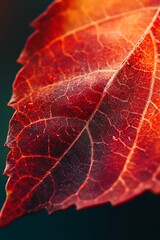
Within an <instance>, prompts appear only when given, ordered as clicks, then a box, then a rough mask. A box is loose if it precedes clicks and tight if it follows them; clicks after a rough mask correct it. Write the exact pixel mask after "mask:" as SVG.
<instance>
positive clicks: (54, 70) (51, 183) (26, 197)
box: [0, 0, 160, 226]
mask: <svg viewBox="0 0 160 240" xmlns="http://www.w3.org/2000/svg"><path fill="white" fill-rule="evenodd" d="M158 5H159V0H141V1H134V0H124V1H121V0H111V1H106V0H102V1H98V0H94V1H93V0H87V1H86V0H81V1H80V0H72V1H70V0H63V1H62V0H61V1H57V2H55V3H53V4H52V5H51V6H50V7H49V8H48V10H47V11H46V12H45V13H44V14H43V15H42V16H40V17H39V18H38V19H37V20H36V21H35V22H34V23H33V26H34V27H35V29H36V31H35V33H34V34H33V35H32V36H31V37H30V39H29V40H28V42H27V44H26V47H25V49H24V51H23V52H22V54H21V56H20V59H19V62H20V63H21V64H23V65H24V67H23V68H22V70H21V71H20V72H19V74H18V75H17V78H16V80H15V82H14V86H13V96H12V99H11V101H10V106H12V107H13V108H14V109H15V110H16V112H15V114H14V116H13V118H12V119H11V122H10V128H9V134H8V140H7V144H6V145H7V146H8V147H9V148H11V152H10V153H9V155H8V159H7V166H6V170H5V174H7V175H8V176H9V180H8V183H7V187H6V188H7V189H6V191H7V198H6V202H5V204H4V206H3V208H2V211H1V216H0V225H1V226H5V225H7V224H9V223H10V222H11V221H13V220H14V219H16V218H18V217H20V216H22V215H24V214H28V213H33V212H37V211H39V210H41V209H44V208H45V209H46V210H47V211H48V212H49V213H53V212H55V211H57V210H60V209H64V208H67V207H69V206H71V205H74V204H75V205H76V207H77V208H78V209H80V208H84V207H88V206H93V205H96V204H101V203H106V202H111V203H112V204H113V205H115V204H119V203H122V202H124V201H126V200H128V199H130V198H133V197H134V196H136V195H138V194H140V193H142V192H143V191H145V190H147V189H150V190H151V191H152V192H155V193H159V191H160V166H159V163H160V101H159V100H160V14H159V9H158Z"/></svg>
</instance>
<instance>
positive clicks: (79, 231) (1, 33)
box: [0, 0, 160, 240]
mask: <svg viewBox="0 0 160 240" xmlns="http://www.w3.org/2000/svg"><path fill="white" fill-rule="evenodd" d="M71 1H72V0H71ZM79 1H80V0H79ZM86 1H87V0H86ZM51 2H52V1H51V0H34V1H33V0H0V115H1V116H0V122H1V124H0V153H1V154H0V156H1V157H0V205H1V206H2V204H3V202H4V200H5V182H6V179H7V178H6V177H5V176H3V175H2V173H3V170H4V168H5V159H6V155H7V152H8V149H6V148H5V147H3V144H4V142H5V140H6V135H7V130H8V122H9V119H10V117H11V115H12V114H13V110H12V109H10V108H9V107H7V106H6V104H7V102H8V101H9V99H10V96H11V90H12V83H13V80H14V78H15V75H16V73H17V71H18V70H19V69H20V66H19V65H18V64H17V63H16V59H17V58H18V56H19V54H20V52H21V50H22V48H23V46H24V43H25V41H26V39H27V37H28V36H29V35H30V34H31V32H32V29H30V28H29V23H30V22H31V21H32V20H33V19H34V18H35V17H36V16H38V15H39V14H40V13H41V12H43V11H44V10H45V8H46V7H47V6H48V5H49V4H50V3H51ZM21 239H23V240H28V239H30V240H34V239H39V240H42V239H47V240H48V239H54V240H63V239H65V240H74V239H76V240H135V239H136V240H160V197H159V196H155V195H152V194H151V193H149V192H147V193H145V194H143V195H141V196H139V197H137V198H135V199H133V200H132V201H130V202H128V203H125V204H122V205H120V206H116V207H112V206H111V205H110V204H105V205H102V206H97V207H93V208H89V209H85V210H81V211H76V210H75V208H74V207H72V208H69V209H67V210H65V211H60V212H57V213H55V214H53V215H50V216H48V215H47V213H46V212H45V211H43V212H41V213H38V214H35V215H32V216H26V217H23V218H21V219H19V220H17V221H16V222H14V223H13V224H11V225H10V226H8V227H7V228H4V229H0V240H21Z"/></svg>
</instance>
